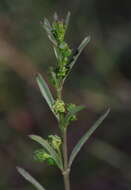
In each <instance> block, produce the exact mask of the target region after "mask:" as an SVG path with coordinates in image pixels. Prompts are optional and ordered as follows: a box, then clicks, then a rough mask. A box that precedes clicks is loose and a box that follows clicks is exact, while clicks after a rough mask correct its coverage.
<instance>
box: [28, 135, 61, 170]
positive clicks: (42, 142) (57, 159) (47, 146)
mask: <svg viewBox="0 0 131 190" xmlns="http://www.w3.org/2000/svg"><path fill="white" fill-rule="evenodd" d="M29 137H30V138H31V139H32V140H34V141H36V142H38V143H39V144H40V145H42V146H43V147H44V149H45V150H46V151H47V152H48V153H49V154H50V155H51V156H52V158H53V159H54V161H55V162H56V165H57V166H58V168H60V169H61V170H62V169H63V163H62V160H61V158H60V157H59V155H58V154H57V152H56V151H55V150H54V149H53V148H52V147H51V146H50V144H49V143H48V141H47V140H45V139H43V138H42V137H40V136H38V135H29Z"/></svg>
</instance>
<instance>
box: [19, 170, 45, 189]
mask: <svg viewBox="0 0 131 190" xmlns="http://www.w3.org/2000/svg"><path fill="white" fill-rule="evenodd" d="M16 169H17V171H18V172H19V173H20V174H21V175H22V176H23V177H24V178H25V179H26V180H27V181H29V182H30V183H31V184H32V185H33V186H34V187H36V189H37V190H45V189H44V187H42V185H41V184H40V183H39V182H38V181H37V180H36V179H35V178H34V177H32V176H31V175H30V174H29V173H28V172H27V171H26V170H24V169H23V168H20V167H16Z"/></svg>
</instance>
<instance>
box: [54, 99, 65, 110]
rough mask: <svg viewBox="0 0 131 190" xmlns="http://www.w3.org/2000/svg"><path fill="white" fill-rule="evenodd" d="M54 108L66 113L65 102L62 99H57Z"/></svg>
mask: <svg viewBox="0 0 131 190" xmlns="http://www.w3.org/2000/svg"><path fill="white" fill-rule="evenodd" d="M53 110H54V111H55V113H64V112H65V103H64V102H63V101H62V100H59V99H57V100H56V101H55V103H54V105H53Z"/></svg>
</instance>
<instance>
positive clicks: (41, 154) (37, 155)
mask: <svg viewBox="0 0 131 190" xmlns="http://www.w3.org/2000/svg"><path fill="white" fill-rule="evenodd" d="M49 158H51V156H50V155H49V154H48V153H46V152H45V151H44V150H43V149H39V150H36V151H35V152H34V159H35V160H37V161H40V162H43V161H45V160H47V159H49Z"/></svg>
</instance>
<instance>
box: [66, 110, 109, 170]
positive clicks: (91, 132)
mask: <svg viewBox="0 0 131 190" xmlns="http://www.w3.org/2000/svg"><path fill="white" fill-rule="evenodd" d="M109 112H110V109H108V110H107V111H106V112H105V113H104V115H102V116H101V117H100V118H99V119H98V120H97V121H96V122H95V123H94V125H93V126H92V127H91V128H90V129H89V130H88V131H87V132H86V133H85V135H84V136H83V137H82V138H81V139H80V140H79V142H78V143H77V144H76V146H75V147H74V149H73V151H72V153H71V156H70V159H69V167H71V165H72V163H73V161H74V159H75V157H76V156H77V154H78V152H79V151H80V150H81V148H82V146H83V145H84V144H85V142H86V141H87V140H88V139H89V137H90V136H91V135H92V134H93V132H94V131H95V130H96V129H97V127H99V125H100V124H101V123H102V122H103V120H104V119H105V118H106V117H107V115H108V114H109Z"/></svg>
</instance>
